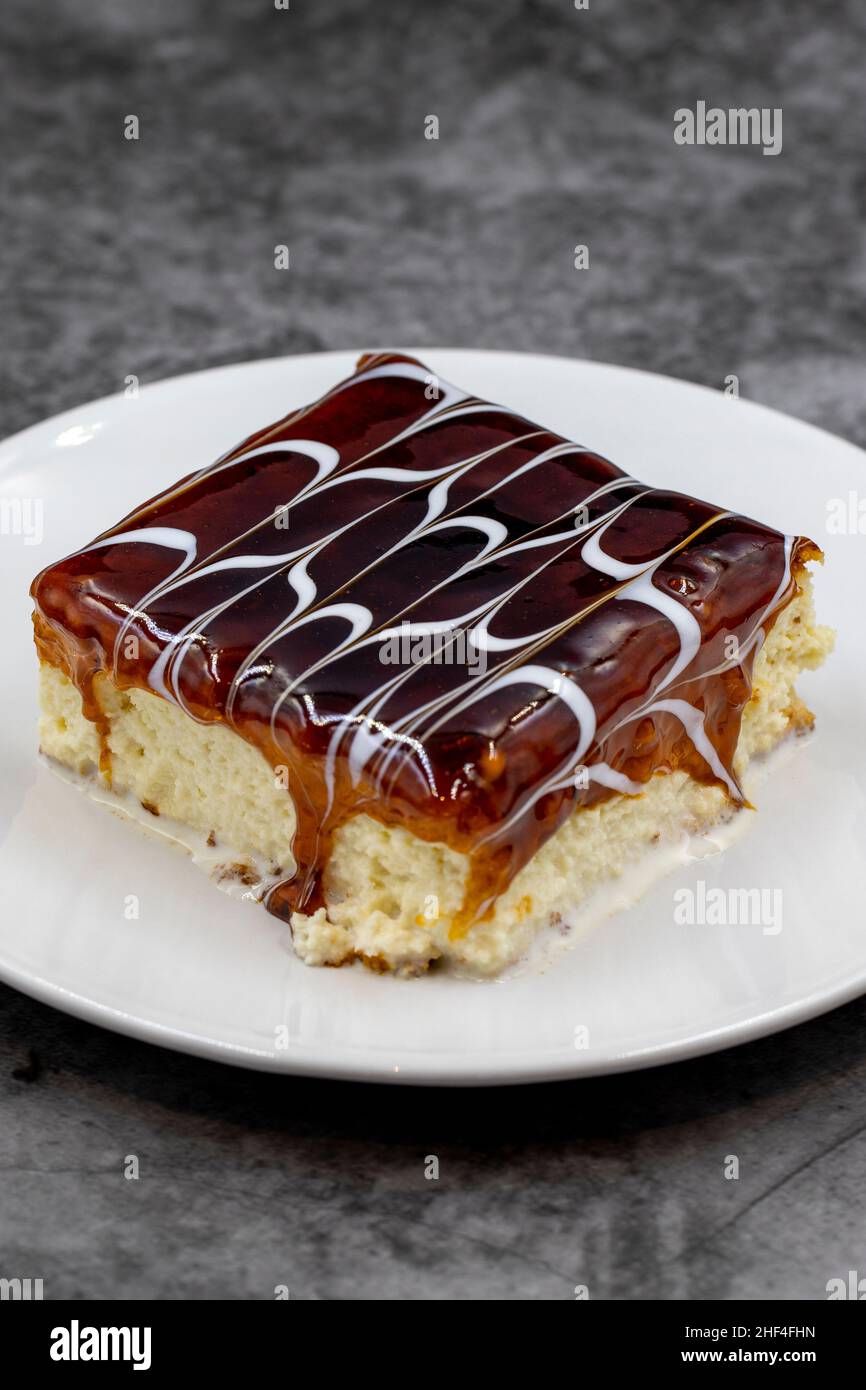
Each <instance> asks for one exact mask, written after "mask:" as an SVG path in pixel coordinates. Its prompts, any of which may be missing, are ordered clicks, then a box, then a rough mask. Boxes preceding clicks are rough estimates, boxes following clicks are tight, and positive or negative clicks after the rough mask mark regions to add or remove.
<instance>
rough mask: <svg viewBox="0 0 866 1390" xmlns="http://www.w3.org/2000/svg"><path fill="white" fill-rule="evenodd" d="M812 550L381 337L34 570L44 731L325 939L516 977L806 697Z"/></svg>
mask: <svg viewBox="0 0 866 1390" xmlns="http://www.w3.org/2000/svg"><path fill="white" fill-rule="evenodd" d="M821 558H822V556H821V552H820V550H819V549H818V547H817V546H816V545H815V544H814V543H813V542H812V541H810V540H808V539H806V538H805V537H802V536H798V537H786V536H784V535H782V534H781V533H779V532H778V531H775V530H773V529H772V528H770V527H768V526H764V525H761V524H759V523H758V522H756V521H752V520H750V519H748V518H747V517H743V516H739V515H736V514H733V513H730V512H727V511H725V510H723V509H722V508H720V507H717V506H714V505H711V504H709V503H705V502H701V501H698V500H697V499H695V498H693V497H689V496H686V495H684V494H681V493H677V492H671V491H664V490H658V489H654V488H652V487H650V486H648V485H647V484H645V483H642V482H640V481H638V480H637V479H635V478H632V477H630V476H628V475H626V474H624V473H623V472H622V471H621V470H620V469H618V468H616V467H615V466H614V465H613V464H612V463H610V462H608V461H607V460H606V459H604V458H602V457H600V456H599V455H597V454H595V453H592V452H591V451H590V450H588V449H586V448H584V447H582V446H580V445H578V444H576V443H572V442H571V441H569V440H566V439H563V438H561V437H560V436H558V435H556V434H554V433H553V432H551V431H550V430H547V429H545V428H544V427H543V426H541V425H536V424H533V423H532V422H531V421H528V420H526V419H524V418H522V417H521V416H519V415H517V414H515V413H514V412H513V411H511V410H509V409H508V408H507V407H502V406H498V405H494V404H491V403H490V402H487V401H483V400H480V399H478V398H477V397H475V396H472V395H470V394H468V393H467V392H465V391H463V390H461V389H458V388H457V387H454V386H451V385H450V384H448V383H446V382H444V381H441V380H439V379H437V377H436V376H435V375H434V374H433V373H431V372H430V371H429V370H428V369H427V367H425V366H424V364H423V363H421V362H419V361H417V360H416V359H414V358H411V357H408V356H406V355H405V354H400V353H378V354H367V355H365V356H363V357H362V358H361V359H360V360H359V363H358V367H357V370H356V371H355V373H354V374H353V375H352V376H351V377H349V378H347V379H346V380H345V381H342V382H340V383H338V384H337V385H335V386H334V387H333V389H332V390H331V391H329V392H328V393H327V394H326V395H325V396H323V397H322V398H321V399H320V400H319V401H316V402H315V403H313V404H312V405H309V406H307V407H305V408H303V409H301V410H297V411H293V412H292V413H290V414H289V415H287V416H286V417H285V418H284V419H282V420H279V421H278V422H277V423H276V424H274V425H271V426H269V427H268V428H266V429H264V430H261V431H260V432H258V433H256V434H254V435H252V436H251V437H250V438H249V439H246V440H244V441H243V443H241V444H239V445H238V446H237V447H236V448H234V449H232V450H231V451H230V452H229V453H228V454H225V455H224V456H223V457H222V458H220V459H218V460H217V461H216V462H215V463H214V464H212V465H211V466H210V467H208V468H204V469H201V470H199V471H197V472H194V473H191V474H190V475H189V476H187V477H186V478H184V479H182V480H181V481H180V482H178V483H177V484H176V485H175V486H173V487H171V488H169V489H167V490H166V491H165V492H163V493H160V494H159V495H158V496H157V497H155V498H153V499H151V500H150V501H149V502H146V503H144V504H143V505H142V506H141V507H139V508H137V509H136V510H135V511H133V512H131V513H130V514H129V515H128V516H127V517H125V518H124V519H123V520H122V521H120V522H119V523H118V525H117V526H115V527H113V528H112V529H111V530H110V531H108V532H105V533H104V534H103V535H102V536H99V537H98V538H97V539H96V540H94V541H93V542H92V543H91V544H90V545H88V546H86V547H85V548H84V549H83V550H80V551H78V552H77V553H75V554H74V555H71V556H69V557H68V558H67V559H65V560H62V561H60V562H58V563H56V564H53V565H50V566H49V567H48V568H47V569H45V570H43V571H42V573H41V574H40V575H39V576H38V577H37V578H36V580H35V581H34V583H33V586H32V595H33V598H34V602H35V612H34V624H35V636H36V646H37V652H38V656H39V661H40V669H41V711H42V712H41V720H40V744H41V748H42V751H43V752H44V753H45V754H46V755H47V757H48V758H50V759H51V760H52V761H53V762H54V763H55V764H57V765H61V766H62V767H63V768H65V769H66V770H67V771H68V773H70V774H71V775H73V776H75V777H76V778H77V779H79V780H80V782H81V783H82V784H83V785H85V786H88V787H90V788H91V789H94V790H97V791H98V793H99V795H100V797H101V798H102V799H111V800H112V802H113V804H114V805H115V806H116V807H117V808H118V809H121V810H123V811H125V812H126V813H127V814H130V815H133V816H135V817H136V818H138V819H141V820H144V821H145V822H147V821H148V820H149V821H151V823H152V822H153V821H154V819H155V818H157V817H158V818H159V822H160V828H161V829H163V830H165V829H168V830H169V831H170V832H171V833H172V834H174V835H176V838H178V839H179V840H180V841H181V842H182V843H185V844H186V845H187V847H189V848H191V849H192V850H193V852H194V854H195V856H196V858H197V860H199V861H200V862H203V863H205V864H206V865H207V866H208V867H209V868H210V869H211V871H212V872H213V874H214V876H215V877H216V878H217V879H218V880H220V881H221V882H222V883H223V884H224V885H225V884H228V885H233V886H234V887H235V889H237V890H238V891H240V892H242V893H243V894H244V895H245V896H250V897H254V898H257V899H260V900H261V901H262V902H263V903H264V904H265V906H266V907H267V908H268V910H269V911H271V912H272V913H274V914H275V915H277V916H278V917H280V918H282V919H284V920H285V921H288V922H289V923H290V924H291V927H292V934H293V940H294V943H295V948H296V950H297V952H298V954H299V955H300V956H301V958H302V959H303V960H305V961H306V962H307V963H309V964H319V965H339V964H343V963H345V962H348V961H351V960H355V959H360V960H361V961H363V962H364V964H366V965H368V966H369V967H371V968H372V969H377V970H396V971H399V972H401V973H404V974H416V973H420V972H422V971H424V970H425V969H426V968H427V967H428V966H429V965H430V964H431V963H433V962H436V961H444V962H448V963H451V964H454V965H456V966H458V967H460V968H462V969H464V970H468V971H470V972H473V973H477V974H492V973H496V972H498V971H501V970H502V969H503V968H505V967H506V966H508V965H510V964H511V963H512V962H514V961H515V960H518V959H519V958H521V957H522V956H523V955H525V953H526V952H527V950H528V949H529V947H530V945H531V943H532V941H533V939H534V938H535V936H536V935H537V934H538V933H539V932H540V931H541V930H542V929H543V928H545V927H548V926H551V925H554V926H559V927H560V928H561V929H563V930H565V929H570V928H575V927H578V926H579V925H580V921H581V909H582V906H583V905H584V904H585V903H586V901H587V899H588V898H589V897H590V896H591V895H592V894H593V893H594V892H595V890H597V889H598V888H599V886H600V885H602V884H604V883H605V882H608V881H610V880H612V879H614V878H615V877H616V876H617V875H619V874H620V873H621V872H622V871H623V869H625V868H626V867H628V866H629V865H630V864H632V863H634V862H635V861H636V860H637V859H638V858H639V857H640V856H641V855H642V854H643V853H644V852H645V851H646V850H647V849H648V848H649V847H650V846H652V845H655V844H657V843H658V842H659V841H671V840H675V839H676V838H677V837H680V836H682V835H684V834H689V833H697V832H700V831H702V830H704V829H706V828H708V827H709V826H711V825H713V824H715V823H717V822H718V821H720V820H723V819H725V818H727V817H730V816H731V815H734V814H736V813H737V812H738V811H739V810H741V809H742V808H743V806H744V805H746V801H745V797H744V794H743V791H742V781H741V779H742V775H743V772H744V770H745V768H746V767H747V765H748V763H749V761H750V760H751V759H752V758H754V757H756V756H758V755H760V754H763V753H765V752H767V751H768V750H769V749H770V748H772V747H773V746H774V745H775V744H777V743H778V742H779V741H780V740H781V739H783V738H784V737H785V736H786V735H787V734H788V733H789V732H791V731H797V730H802V729H805V728H807V727H809V726H810V725H811V723H812V716H811V714H810V713H809V711H808V710H807V709H806V707H805V706H804V705H803V703H802V701H801V700H800V699H799V697H798V695H797V694H796V691H795V681H796V678H797V675H798V673H799V672H800V671H801V670H802V669H804V668H810V667H814V666H817V665H818V664H820V662H821V660H822V659H823V657H824V655H825V654H826V652H827V651H828V650H829V647H830V645H831V638H830V634H829V633H828V632H827V630H826V629H824V628H820V627H818V626H816V624H815V620H814V613H813V607H812V599H811V581H810V575H809V572H808V565H809V564H810V563H811V562H814V561H820V559H821Z"/></svg>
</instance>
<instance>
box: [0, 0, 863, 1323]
mask: <svg viewBox="0 0 866 1390" xmlns="http://www.w3.org/2000/svg"><path fill="white" fill-rule="evenodd" d="M864 62H866V11H864V9H863V7H862V5H860V4H858V3H856V0H850V3H847V4H845V3H838V4H833V5H826V6H818V5H815V4H814V3H811V2H809V3H807V2H806V0H799V2H797V0H793V2H788V3H783V0H765V3H763V4H761V5H760V6H756V5H754V4H753V3H747V2H746V0H729V2H728V3H725V4H724V5H721V4H718V5H714V6H708V5H707V4H706V3H704V2H703V0H683V2H682V3H670V4H661V3H648V2H647V0H643V2H642V3H638V0H629V3H626V0H608V3H603V0H590V6H589V9H588V10H586V11H576V10H575V9H574V8H573V5H572V4H571V3H569V0H475V3H473V4H471V5H466V4H463V5H459V4H457V3H436V4H413V5H410V4H408V3H405V0H401V2H400V3H398V0H390V3H381V2H380V3H375V4H374V3H372V0H315V3H313V0H291V6H290V9H289V10H288V11H287V12H281V11H277V10H276V9H275V7H274V5H273V3H272V0H180V3H179V2H178V0H149V3H148V4H147V5H142V4H139V3H135V0H88V3H87V4H86V5H84V4H80V3H78V0H42V3H40V4H39V5H38V6H37V5H33V4H32V3H30V0H6V3H5V5H4V7H3V14H2V19H0V122H2V127H3V132H4V134H3V146H4V153H3V159H2V166H0V179H2V185H3V198H2V208H3V236H2V237H0V273H2V285H3V312H2V334H0V382H2V385H0V403H2V421H0V432H2V434H4V435H5V434H8V433H9V432H11V431H13V430H15V429H19V428H22V427H24V426H26V425H28V424H31V423H33V422H35V421H37V420H39V419H41V418H42V417H44V416H46V415H48V414H51V413H53V412H55V411H58V410H61V409H63V408H65V407H67V406H72V405H75V404H77V403H80V402H81V401H84V400H86V399H89V398H93V397H95V396H98V395H102V394H105V393H108V392H112V391H116V390H118V389H121V387H122V384H123V380H124V377H126V376H127V375H128V374H130V373H134V374H135V375H137V376H139V378H140V379H141V380H142V381H143V382H144V381H150V380H155V379H158V378H160V377H165V376H170V375H173V374H175V373H177V372H184V371H189V370H193V369H197V368H200V367H207V366H211V365H216V364H218V363H224V362H231V361H236V360H241V359H246V358H255V357H263V356H270V355H273V354H279V353H290V352H296V351H308V350H313V349H317V348H335V347H358V348H361V347H364V346H367V345H372V344H374V343H375V344H384V343H401V342H413V343H428V344H431V345H434V344H436V345H458V346H473V347H474V346H478V347H484V346H489V347H508V348H524V349H526V348H529V349H537V350H543V351H548V352H559V353H564V354H569V355H574V356H587V357H592V358H597V359H601V360H607V361H613V362H619V363H626V364H630V365H634V366H640V367H645V368H648V369H650V370H653V371H660V372H666V373H670V374H672V375H675V376H681V377H685V378H689V379H691V380H695V381H700V382H704V383H706V384H708V385H713V386H720V385H721V384H722V383H723V381H724V378H725V377H726V376H727V375H728V374H730V373H735V374H736V375H737V376H738V377H739V380H740V387H741V392H742V394H743V395H745V396H748V397H750V398H752V399H756V400H760V401H763V402H765V403H767V404H770V405H773V406H777V407H779V408H781V409H783V410H788V411H790V412H791V413H793V414H795V415H798V416H801V417H803V418H805V419H808V420H811V421H813V422H815V423H817V424H820V425H822V426H825V427H826V428H828V429H830V430H833V431H835V432H837V433H840V434H842V435H845V436H847V437H849V438H851V439H854V440H856V441H858V442H859V443H861V444H863V443H866V393H864V390H863V385H864V373H863V364H862V349H863V343H864V326H866V233H864V201H866V170H864V157H863V131H864V129H866V87H864V83H863V71H864ZM699 99H702V100H705V101H707V102H708V104H710V105H713V104H716V105H721V106H724V107H728V106H751V105H756V106H761V107H770V108H774V107H781V108H782V109H783V113H784V127H783V129H784V146H783V151H782V154H781V155H780V156H779V157H778V158H766V157H763V156H762V155H761V152H760V150H759V149H754V148H727V149H716V150H709V149H706V148H704V149H698V148H677V147H676V146H675V145H674V143H673V139H672V126H673V111H674V110H675V108H677V107H679V106H683V105H694V103H695V102H696V101H697V100H699ZM129 114H135V115H137V116H138V117H139V121H140V138H139V140H138V141H135V142H133V141H126V140H124V138H123V121H124V117H125V116H127V115H129ZM430 114H435V115H437V116H438V118H439V122H440V138H439V140H438V141H426V140H425V139H424V120H425V117H426V116H428V115H430ZM277 243H286V244H288V245H289V247H290V250H291V263H292V268H291V271H290V272H289V273H288V274H285V275H282V276H275V272H274V269H273V248H274V246H275V244H277ZM578 243H583V244H586V245H588V246H589V248H590V269H589V270H588V271H584V272H576V271H575V270H574V268H573V264H572V262H573V248H574V246H575V245H576V244H578ZM25 929H26V928H25ZM864 1023H866V1004H864V1002H863V1001H860V1002H857V1003H854V1004H851V1005H849V1006H848V1007H846V1008H844V1009H840V1010H838V1011H836V1012H835V1013H833V1014H831V1015H829V1016H827V1017H825V1018H823V1019H819V1020H818V1021H816V1022H814V1023H811V1024H809V1025H807V1026H804V1027H801V1028H798V1029H795V1030H793V1031H791V1032H789V1033H786V1034H784V1035H782V1036H779V1037H777V1038H774V1039H770V1040H768V1041H765V1042H762V1043H758V1044H754V1045H751V1046H749V1047H746V1048H743V1049H739V1050H737V1051H735V1052H731V1053H728V1054H725V1055H720V1056H716V1057H711V1058H708V1059H705V1060H702V1061H699V1062H692V1063H686V1064H681V1065H679V1066H676V1067H670V1068H667V1069H662V1070H658V1071H655V1072H649V1073H645V1074H639V1075H636V1076H633V1077H620V1078H616V1079H613V1080H606V1081H593V1082H588V1083H587V1082H584V1083H579V1084H578V1083H575V1084H562V1085H558V1086H544V1087H538V1088H526V1089H516V1090H502V1091H488V1092H479V1093H474V1094H473V1093H468V1092H453V1093H449V1092H441V1091H440V1092H431V1093H424V1092H422V1091H420V1090H419V1091H411V1090H399V1091H398V1090H387V1089H380V1088H376V1087H360V1086H349V1085H343V1084H336V1083H331V1084H328V1083H318V1082H309V1081H292V1080H283V1081H281V1080H278V1079H274V1078H268V1077H260V1076H256V1075H251V1074H245V1073H242V1072H239V1071H232V1070H230V1069H227V1068H220V1067H218V1066H216V1065H211V1064H208V1063H204V1062H200V1061H195V1060H191V1059H187V1058H184V1057H180V1056H175V1055H172V1054H169V1053H163V1052H160V1051H158V1050H156V1049H153V1048H150V1047H147V1046H144V1045H141V1044H138V1043H134V1042H131V1041H128V1040H125V1039H122V1038H117V1037H113V1036H109V1035H107V1034H105V1033H102V1032H100V1031H99V1030H97V1029H94V1028H91V1027H88V1026H86V1025H84V1024H81V1023H78V1022H76V1021H73V1020H71V1019H68V1018H65V1017H63V1016H61V1015H59V1014H56V1013H54V1012H52V1011H51V1010H50V1009H47V1008H44V1007H42V1006H40V1005H37V1004H35V1003H32V1002H31V1001H29V1000H27V999H25V998H23V997H22V996H20V995H17V994H15V993H13V992H12V991H10V990H8V989H5V988H3V989H0V1171H2V1184H0V1265H2V1268H0V1273H2V1274H6V1273H19V1274H22V1275H26V1274H28V1273H29V1274H32V1275H33V1276H37V1275H42V1276H44V1278H45V1284H46V1296H48V1297H64V1296H66V1297H70V1296H71V1297H80V1298H97V1297H106V1296H109V1297H110V1296H117V1297H122V1298H129V1297H135V1296H145V1297H151V1298H179V1297H189V1298H212V1297H222V1298H229V1299H236V1298H270V1297H272V1296H273V1290H274V1287H275V1285H277V1284H287V1285H288V1286H289V1287H290V1289H291V1294H292V1297H295V1298H313V1299H324V1298H337V1299H354V1298H358V1297H366V1298H373V1299H379V1298H388V1299H400V1298H405V1299H416V1298H417V1299H454V1298H459V1299H463V1298H480V1299H490V1298H509V1299H510V1298H514V1299H534V1298H571V1297H573V1290H574V1286H575V1284H578V1283H586V1284H588V1286H589V1289H590V1293H591V1296H592V1297H596V1298H605V1297H606V1298H620V1299H623V1298H625V1299H643V1298H652V1297H661V1298H666V1299H670V1298H685V1299H709V1298H735V1297H746V1298H752V1299H764V1298H768V1297H774V1296H782V1297H785V1298H820V1297H823V1295H824V1287H825V1284H826V1281H827V1280H828V1279H829V1278H831V1277H833V1276H834V1275H840V1274H841V1275H844V1274H845V1273H846V1272H847V1271H848V1270H849V1269H859V1271H860V1272H861V1274H866V1199H864V1192H863V1182H862V1178H863V1172H864V1162H866V1037H864ZM732 1153H733V1154H736V1155H738V1156H739V1159H740V1164H741V1170H740V1172H741V1175H740V1179H739V1181H737V1182H729V1181H725V1180H724V1178H723V1175H722V1168H723V1162H724V1159H725V1156H726V1155H728V1154H732ZM128 1154H136V1155H137V1156H138V1157H139V1160H140V1164H141V1177H140V1179H139V1180H138V1181H137V1182H131V1181H126V1180H125V1179H124V1177H123V1171H122V1166H123V1160H124V1156H125V1155H128ZM428 1154H437V1155H438V1156H439V1159H440V1164H441V1170H440V1173H441V1175H440V1178H439V1180H438V1181H437V1182H429V1181H427V1180H425V1177H424V1158H425V1155H428Z"/></svg>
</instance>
